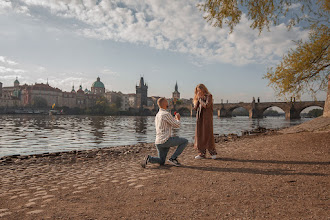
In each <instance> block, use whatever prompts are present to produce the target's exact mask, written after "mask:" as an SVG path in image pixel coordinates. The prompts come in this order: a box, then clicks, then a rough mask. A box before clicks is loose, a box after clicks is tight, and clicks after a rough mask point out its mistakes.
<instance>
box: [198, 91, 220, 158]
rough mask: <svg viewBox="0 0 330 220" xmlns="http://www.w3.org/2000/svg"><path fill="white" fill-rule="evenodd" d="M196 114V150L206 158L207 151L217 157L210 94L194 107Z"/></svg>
mask: <svg viewBox="0 0 330 220" xmlns="http://www.w3.org/2000/svg"><path fill="white" fill-rule="evenodd" d="M194 108H195V110H196V111H197V113H196V130H195V144H194V146H195V148H197V149H198V152H199V153H200V155H201V156H205V154H206V150H208V151H209V153H210V154H211V155H216V154H217V152H216V150H215V143H214V136H213V100H212V95H211V94H208V95H206V96H204V98H203V99H199V100H198V102H197V104H196V105H195V106H194Z"/></svg>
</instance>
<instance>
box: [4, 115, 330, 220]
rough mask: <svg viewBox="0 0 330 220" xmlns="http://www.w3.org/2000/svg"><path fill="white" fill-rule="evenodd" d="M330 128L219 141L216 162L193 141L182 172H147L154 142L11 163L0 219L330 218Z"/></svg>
mask: <svg viewBox="0 0 330 220" xmlns="http://www.w3.org/2000/svg"><path fill="white" fill-rule="evenodd" d="M319 120H320V119H319ZM321 121H323V122H322V123H323V124H324V123H328V122H324V121H325V120H322V119H321ZM321 121H317V123H321ZM322 123H321V124H322ZM312 124H313V123H312ZM329 124H330V123H329ZM310 126H311V125H309V126H308V127H310ZM327 126H328V125H326V126H323V129H314V130H312V131H305V130H303V131H301V130H299V132H298V133H297V132H282V131H281V132H282V133H281V132H269V133H267V134H260V135H254V136H245V137H243V138H227V141H226V140H223V141H221V140H219V142H218V143H217V146H216V148H217V150H218V156H219V158H218V159H217V160H211V159H205V160H195V159H193V157H194V155H195V154H196V152H195V150H194V149H193V147H192V145H191V144H189V146H188V147H187V149H186V150H185V151H184V153H183V155H182V156H181V157H180V158H179V159H180V161H181V162H182V164H183V166H182V167H173V166H170V165H166V166H161V167H159V166H157V165H148V166H147V168H146V169H143V168H141V167H140V166H139V162H140V161H141V159H142V158H143V156H144V155H146V154H152V155H155V154H156V150H155V148H154V146H153V144H139V145H134V146H124V147H117V148H104V149H97V150H88V151H72V152H66V153H54V154H39V155H35V156H32V157H30V158H20V157H21V156H17V157H16V158H15V157H14V158H11V159H10V160H9V158H4V161H2V162H1V163H0V164H1V166H0V172H1V177H0V178H1V181H0V218H1V217H2V218H4V219H121V218H123V219H155V218H162V219H233V218H236V219H243V218H246V219H266V218H269V219H308V218H315V219H327V218H328V216H329V214H330V213H329V211H328V202H329V198H328V197H329V195H328V193H327V190H328V188H329V181H328V179H329V165H330V162H329V142H330V141H329V137H330V129H328V128H327ZM316 127H317V126H316ZM23 157H24V156H23Z"/></svg>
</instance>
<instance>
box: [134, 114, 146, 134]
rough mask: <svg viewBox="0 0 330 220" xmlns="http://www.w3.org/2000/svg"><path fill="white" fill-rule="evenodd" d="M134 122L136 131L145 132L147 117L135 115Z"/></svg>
mask: <svg viewBox="0 0 330 220" xmlns="http://www.w3.org/2000/svg"><path fill="white" fill-rule="evenodd" d="M134 122H135V131H136V133H142V134H145V133H146V132H147V117H135V118H134Z"/></svg>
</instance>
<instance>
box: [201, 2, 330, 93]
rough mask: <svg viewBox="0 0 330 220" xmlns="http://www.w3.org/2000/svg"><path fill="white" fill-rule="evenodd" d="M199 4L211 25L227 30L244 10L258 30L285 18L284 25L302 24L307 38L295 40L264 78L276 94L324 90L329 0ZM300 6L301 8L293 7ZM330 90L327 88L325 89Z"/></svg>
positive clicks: (328, 60) (329, 36) (329, 60)
mask: <svg viewBox="0 0 330 220" xmlns="http://www.w3.org/2000/svg"><path fill="white" fill-rule="evenodd" d="M198 7H199V8H200V9H201V10H203V11H204V12H205V14H206V16H205V17H204V18H205V19H206V20H207V21H208V22H209V23H211V24H212V25H213V26H216V27H220V28H222V27H223V26H224V24H226V25H228V27H229V28H230V32H232V31H233V30H234V27H235V26H236V25H237V24H238V23H239V22H240V20H241V17H242V14H243V11H245V12H246V14H247V17H248V19H249V20H251V21H252V24H251V26H250V27H251V28H253V29H258V30H259V33H260V34H261V32H262V31H263V30H264V29H265V28H266V29H267V30H269V28H270V26H271V25H272V24H273V25H277V24H280V23H282V22H283V17H284V18H286V19H288V20H289V22H288V23H287V27H288V29H289V30H290V29H291V28H292V27H293V26H295V25H297V24H301V26H302V27H304V28H307V29H309V38H308V39H307V40H305V41H303V40H301V39H297V41H296V42H295V43H296V48H295V49H290V50H289V51H288V53H287V54H286V55H284V56H283V58H282V61H281V62H280V63H279V64H278V65H277V66H276V68H268V71H267V74H266V75H265V78H266V79H268V80H269V85H270V86H272V87H273V88H274V89H275V92H276V94H277V95H278V96H284V97H286V98H289V97H292V96H295V97H297V98H298V99H299V98H300V96H301V94H302V93H306V92H307V93H310V94H312V95H313V96H314V98H315V94H316V92H317V91H320V90H326V87H327V80H328V77H329V72H330V69H329V65H330V57H329V56H330V55H329V46H330V28H329V20H330V19H329V13H330V2H329V0H263V1H259V0H237V1H236V0H234V1H233V0H205V2H204V3H202V4H198ZM295 7H299V9H300V10H295V9H294V8H295ZM328 92H329V91H328Z"/></svg>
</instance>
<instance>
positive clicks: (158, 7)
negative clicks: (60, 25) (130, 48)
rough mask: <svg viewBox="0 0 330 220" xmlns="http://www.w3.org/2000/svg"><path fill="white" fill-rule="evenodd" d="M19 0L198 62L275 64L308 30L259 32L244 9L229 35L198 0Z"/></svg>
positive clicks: (93, 31)
mask: <svg viewBox="0 0 330 220" xmlns="http://www.w3.org/2000/svg"><path fill="white" fill-rule="evenodd" d="M6 5H9V3H8V2H7V3H6ZM15 5H16V6H15V7H14V6H11V7H12V8H21V9H20V11H24V10H23V9H22V8H25V11H26V13H30V14H31V16H34V14H33V13H37V12H38V10H30V9H31V8H35V7H42V8H44V9H46V10H48V11H49V13H51V14H52V15H53V16H55V17H60V18H65V19H73V20H76V21H79V22H80V23H81V24H84V25H78V26H77V25H75V26H74V27H72V29H73V30H76V31H77V32H78V33H79V34H81V35H83V36H85V37H88V38H95V39H99V40H113V41H118V42H128V43H132V44H137V45H147V46H149V47H152V48H156V49H160V50H169V51H174V52H180V53H184V54H188V55H192V56H194V57H196V59H193V61H194V62H193V63H194V65H196V66H200V65H203V63H207V62H221V63H229V64H233V65H245V64H250V63H266V64H273V63H274V62H276V61H278V60H279V58H280V57H281V56H282V55H283V54H284V53H285V52H286V51H287V50H288V48H290V47H292V46H293V45H294V44H293V42H292V40H297V39H300V38H301V37H302V36H303V37H304V36H306V33H307V31H304V30H300V29H299V28H297V27H295V28H293V29H292V30H291V31H289V32H288V31H287V28H286V26H285V25H284V24H280V25H278V26H275V27H271V32H263V33H262V34H261V36H258V34H259V33H258V31H257V30H251V28H250V24H251V22H250V21H249V20H248V19H247V18H246V16H245V15H243V17H242V20H241V23H240V24H239V25H237V27H236V29H235V31H234V33H232V34H230V35H229V34H228V33H229V30H228V29H227V28H224V29H219V28H215V27H212V26H210V25H209V24H207V23H206V21H205V20H204V19H203V18H202V13H201V12H200V11H199V10H198V9H197V8H196V6H195V3H194V2H192V1H189V0H181V1H162V0H139V1H133V0H111V1H110V0H98V1H96V0H83V1H67V0H49V1H42V0H22V1H18V2H16V4H15ZM3 7H9V6H3ZM292 7H293V6H292ZM16 10H18V9H16ZM32 11H33V13H32ZM38 16H39V15H37V14H35V17H38ZM198 59H200V60H199V61H198V62H197V61H195V60H198Z"/></svg>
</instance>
